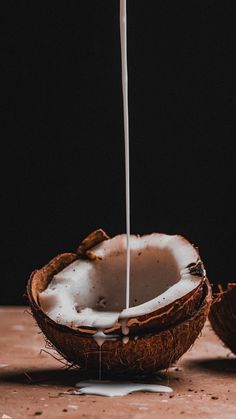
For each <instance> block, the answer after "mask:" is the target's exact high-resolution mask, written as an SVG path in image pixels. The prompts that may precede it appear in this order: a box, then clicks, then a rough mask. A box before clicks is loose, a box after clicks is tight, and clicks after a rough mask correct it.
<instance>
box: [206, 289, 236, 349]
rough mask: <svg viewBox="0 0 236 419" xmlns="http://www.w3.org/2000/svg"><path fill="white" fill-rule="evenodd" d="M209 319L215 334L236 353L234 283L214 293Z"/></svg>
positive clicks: (235, 293)
mask: <svg viewBox="0 0 236 419" xmlns="http://www.w3.org/2000/svg"><path fill="white" fill-rule="evenodd" d="M209 320H210V323H211V326H212V328H213V330H214V331H215V333H216V334H217V336H218V337H219V338H220V339H221V340H222V341H223V342H224V344H225V345H226V346H227V347H228V348H229V349H230V350H231V351H232V352H233V353H234V354H235V355H236V284H235V283H234V284H233V283H229V284H228V285H227V289H226V290H225V291H223V289H222V287H221V286H219V292H218V293H217V294H215V295H214V298H213V302H212V305H211V308H210V313H209Z"/></svg>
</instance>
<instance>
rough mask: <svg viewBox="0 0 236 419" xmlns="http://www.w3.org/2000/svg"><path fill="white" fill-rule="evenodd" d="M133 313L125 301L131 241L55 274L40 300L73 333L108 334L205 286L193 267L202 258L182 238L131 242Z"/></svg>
mask: <svg viewBox="0 0 236 419" xmlns="http://www.w3.org/2000/svg"><path fill="white" fill-rule="evenodd" d="M130 247H131V277H130V281H131V287H130V308H128V309H126V308H125V301H126V295H125V293H126V236H125V235H120V236H116V237H114V238H113V239H109V240H106V241H103V242H102V243H100V244H98V245H97V246H95V247H94V248H92V249H90V250H89V251H88V252H87V257H88V259H85V260H82V259H77V260H76V261H74V262H73V263H71V264H70V265H69V266H67V267H66V268H65V269H63V270H62V271H61V272H59V273H58V274H56V275H55V276H54V277H53V279H52V281H51V282H50V283H49V285H48V287H47V289H46V290H44V291H43V292H42V293H41V294H40V297H39V301H40V305H41V308H42V310H43V311H44V312H45V313H46V314H47V315H48V316H49V317H50V318H52V319H53V320H54V321H56V322H58V323H61V324H65V325H70V326H72V327H79V326H87V327H96V328H102V329H105V328H109V327H112V326H113V325H114V324H115V323H116V322H118V321H122V319H126V318H130V317H138V316H142V315H144V314H147V313H151V312H152V311H155V310H157V309H159V308H162V307H164V306H165V305H168V304H170V303H171V302H173V301H175V300H177V299H179V298H181V297H183V296H184V295H186V294H187V293H188V292H191V291H192V290H193V289H194V288H196V287H197V286H198V284H199V282H200V281H201V278H199V277H198V276H196V275H192V274H191V273H190V271H189V268H188V267H189V266H190V265H191V264H192V265H193V264H196V263H197V260H198V258H199V256H198V253H197V251H196V250H195V249H194V247H193V246H192V245H190V244H189V242H187V241H186V240H185V239H183V238H182V237H180V236H168V235H163V234H157V233H156V234H152V235H149V236H143V237H139V236H131V240H130Z"/></svg>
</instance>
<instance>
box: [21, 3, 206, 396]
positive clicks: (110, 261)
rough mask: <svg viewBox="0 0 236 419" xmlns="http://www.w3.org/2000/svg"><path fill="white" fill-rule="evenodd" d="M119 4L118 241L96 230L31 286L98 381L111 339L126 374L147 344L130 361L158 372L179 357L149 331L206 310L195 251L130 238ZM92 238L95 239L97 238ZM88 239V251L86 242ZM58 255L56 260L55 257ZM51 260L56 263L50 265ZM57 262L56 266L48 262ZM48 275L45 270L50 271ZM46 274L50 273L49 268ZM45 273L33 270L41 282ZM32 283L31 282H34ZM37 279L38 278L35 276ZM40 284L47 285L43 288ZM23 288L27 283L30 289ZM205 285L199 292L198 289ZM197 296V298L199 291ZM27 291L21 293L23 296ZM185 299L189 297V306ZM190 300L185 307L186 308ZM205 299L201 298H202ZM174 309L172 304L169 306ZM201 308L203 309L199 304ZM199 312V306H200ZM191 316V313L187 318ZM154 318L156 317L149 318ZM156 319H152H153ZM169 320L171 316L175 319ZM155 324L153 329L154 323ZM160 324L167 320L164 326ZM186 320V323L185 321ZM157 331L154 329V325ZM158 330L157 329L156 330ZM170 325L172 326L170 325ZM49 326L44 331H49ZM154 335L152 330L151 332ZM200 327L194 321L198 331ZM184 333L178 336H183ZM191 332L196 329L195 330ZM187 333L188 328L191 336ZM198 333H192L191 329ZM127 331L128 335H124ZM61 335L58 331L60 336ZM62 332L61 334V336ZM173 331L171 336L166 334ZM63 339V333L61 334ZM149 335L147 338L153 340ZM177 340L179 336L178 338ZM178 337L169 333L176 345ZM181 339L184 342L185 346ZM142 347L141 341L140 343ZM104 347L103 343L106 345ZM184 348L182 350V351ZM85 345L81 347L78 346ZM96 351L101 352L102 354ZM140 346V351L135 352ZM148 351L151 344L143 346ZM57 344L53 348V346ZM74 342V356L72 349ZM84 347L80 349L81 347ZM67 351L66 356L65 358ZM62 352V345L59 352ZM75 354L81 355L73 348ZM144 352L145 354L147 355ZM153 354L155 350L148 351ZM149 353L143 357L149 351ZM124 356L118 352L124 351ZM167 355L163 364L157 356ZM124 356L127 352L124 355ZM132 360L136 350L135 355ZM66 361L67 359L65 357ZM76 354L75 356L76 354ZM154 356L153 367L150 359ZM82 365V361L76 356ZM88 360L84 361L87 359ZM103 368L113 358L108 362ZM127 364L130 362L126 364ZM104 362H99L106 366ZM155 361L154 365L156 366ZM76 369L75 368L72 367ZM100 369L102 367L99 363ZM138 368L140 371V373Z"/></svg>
mask: <svg viewBox="0 0 236 419" xmlns="http://www.w3.org/2000/svg"><path fill="white" fill-rule="evenodd" d="M126 30H127V27H126V0H120V34H121V61H122V86H123V110H124V134H125V170H126V235H120V236H116V237H114V238H112V239H110V238H109V237H108V236H106V234H105V233H104V232H103V231H102V230H98V231H97V232H95V233H92V234H91V237H90V236H89V239H88V238H86V239H85V240H84V241H83V242H82V244H81V246H80V247H79V248H78V250H77V254H68V255H69V256H65V258H66V260H68V262H66V263H61V265H60V266H61V268H60V269H58V268H57V269H56V270H55V273H54V274H53V275H52V274H51V273H49V279H50V280H49V279H47V280H46V281H45V282H44V285H43V287H41V288H40V287H39V289H40V292H39V296H38V297H37V298H38V300H39V302H40V309H41V310H42V312H44V313H46V315H47V316H48V317H49V318H50V319H51V320H53V322H55V323H58V324H60V325H64V326H65V327H67V329H69V328H71V329H72V332H71V333H72V337H73V330H74V331H75V334H76V332H78V334H81V335H80V337H79V339H81V344H82V339H83V338H84V339H88V340H87V341H86V342H90V341H91V340H93V342H96V344H97V350H96V351H94V352H93V353H94V354H95V355H97V358H96V359H97V363H98V371H99V373H98V375H99V379H100V380H101V378H102V359H103V356H104V358H105V357H106V359H107V356H108V357H109V351H111V354H112V350H113V349H112V346H111V345H110V343H113V341H114V347H115V348H116V349H115V351H114V354H113V355H114V356H117V355H116V354H117V351H118V352H120V353H122V351H123V348H124V347H125V348H129V349H128V350H127V351H130V353H132V356H131V358H129V357H128V365H129V366H130V368H131V370H135V369H136V365H135V363H132V361H133V360H134V359H136V358H135V356H136V354H135V351H136V348H137V347H138V348H139V351H141V352H142V351H143V348H145V345H146V344H147V345H148V344H149V343H148V342H149V341H150V342H152V339H154V340H153V342H154V345H153V346H152V351H154V352H153V353H152V352H151V353H152V358H151V359H149V354H148V356H146V352H145V350H144V352H142V353H143V356H142V357H141V358H140V355H138V358H137V362H141V364H140V366H138V368H137V370H143V369H145V368H147V370H149V371H150V365H151V366H152V367H151V370H152V371H153V370H155V368H157V367H159V369H160V368H166V367H168V366H169V365H170V364H171V362H173V360H176V359H178V358H179V357H180V356H181V351H179V353H178V354H176V352H175V346H174V347H173V348H172V346H171V345H172V340H171V341H170V342H169V340H168V339H169V335H170V334H168V336H166V338H164V339H162V337H161V338H160V341H158V342H159V343H160V344H161V345H163V344H165V342H167V347H166V349H165V348H161V352H160V353H159V352H158V351H159V347H160V345H159V343H158V344H157V343H156V342H157V341H156V340H155V338H154V337H155V333H160V334H161V333H165V331H163V332H162V330H163V321H167V320H168V321H169V323H167V326H168V327H170V328H173V326H172V325H173V321H174V320H175V311H176V312H177V311H178V310H179V307H180V306H181V304H180V303H179V302H180V301H181V302H183V308H181V314H178V319H179V320H178V321H179V322H180V323H181V322H183V323H184V321H185V320H186V318H187V319H188V318H189V319H191V321H194V318H195V317H194V315H195V314H196V313H195V312H197V310H200V309H199V307H200V308H201V307H203V308H201V310H202V312H203V313H204V316H205V317H204V318H206V312H207V304H208V300H207V296H208V294H207V291H206V289H207V285H206V284H205V282H204V281H205V272H204V269H203V268H202V264H201V261H200V259H199V254H198V252H197V251H196V249H195V248H194V247H193V246H192V245H191V244H190V243H189V242H188V241H187V240H185V239H184V238H182V237H181V236H169V235H164V234H158V233H154V234H150V235H147V236H142V237H139V236H133V235H130V191H129V117H128V71H127V38H126ZM98 237H99V239H98ZM90 241H92V243H93V244H92V245H91V244H90V245H89V246H90V247H88V243H89V242H90ZM131 255H132V272H131V274H132V280H131V289H130V266H131V263H130V259H131ZM63 257H64V256H63ZM58 260H59V259H58ZM55 263H56V264H57V263H58V262H57V261H56V262H55ZM50 269H51V268H50ZM50 269H49V271H50V272H51V270H50ZM45 272H46V271H45V270H44V271H42V273H41V272H40V275H42V277H43V278H44V275H46V273H45ZM35 278H36V279H35ZM40 278H41V277H40ZM34 280H35V284H36V285H35V287H36V288H37V287H38V286H39V285H38V284H39V283H40V279H39V280H38V279H37V273H36V274H35V276H34V277H33V278H32V281H34ZM45 283H46V284H47V285H46V287H45ZM30 286H31V284H30ZM204 287H205V288H204ZM203 289H204V290H205V291H204V292H205V294H204V293H203V291H202V290H203ZM31 293H32V291H31V289H30V291H29V295H30V298H31V299H32V297H31ZM202 295H203V296H205V297H204V298H205V299H206V300H207V302H206V303H204V304H205V306H204V305H203V306H201V305H200V303H199V301H201V298H203V297H202ZM186 296H189V297H188V298H189V300H188V298H187V297H186ZM190 296H191V304H189V301H190ZM202 301H203V302H204V301H205V300H204V299H203V300H202ZM176 302H178V304H176V305H175V303H176ZM202 304H203V303H202ZM171 306H172V307H176V308H175V309H174V310H173V313H174V314H173V319H172V317H171V315H172V314H171V313H172V312H171V311H169V309H167V311H166V312H167V313H168V315H167V316H166V317H163V319H162V316H161V313H162V312H163V310H164V312H165V308H166V307H171ZM205 307H206V308H205ZM194 310H195V312H194ZM157 313H160V314H157ZM158 316H159V317H158ZM176 318H177V317H176ZM158 319H161V323H158V322H159V320H158ZM166 319H167V320H166ZM187 321H190V320H187ZM157 325H158V326H157ZM160 325H161V327H160ZM177 326H178V325H177ZM50 327H51V326H50ZM158 327H159V331H158V332H156V330H158ZM201 327H202V322H199V331H200V330H201ZM187 329H188V328H185V329H184V330H187ZM195 329H196V328H195ZM195 329H194V330H195ZM196 330H198V329H196ZM131 331H132V332H131ZM62 333H63V332H62ZM67 333H68V330H67ZM172 333H173V332H172ZM67 336H68V335H67ZM153 336H154V337H153ZM179 336H180V338H179V339H181V336H182V335H181V333H179ZM196 337H197V335H196V336H195V335H193V336H189V337H188V339H187V337H186V338H185V340H184V342H183V343H181V346H182V347H183V351H182V353H184V351H186V350H187V348H188V347H190V345H191V344H192V343H193V342H194V340H195V339H196ZM177 338H178V336H177V335H176V339H177ZM186 340H187V342H186ZM140 341H142V342H140ZM108 343H109V345H108ZM184 344H185V345H186V348H185V346H184ZM86 345H87V344H86ZM103 345H104V346H105V348H106V347H107V348H108V349H106V350H105V351H104V352H103V349H102V348H103ZM142 345H144V346H142ZM151 345H152V343H151ZM58 346H59V345H58ZM79 346H80V343H79V341H78V354H79V351H80V347H79ZM85 347H86V346H85ZM74 348H75V345H74V344H73V345H72V346H71V348H70V350H71V351H72V352H73V351H74ZM59 349H60V351H61V352H62V353H63V352H64V353H66V352H67V349H68V345H66V346H65V347H64V349H63V350H62V349H61V347H60V348H59ZM81 351H82V349H81ZM148 351H149V350H148ZM155 351H157V352H155ZM149 352H150V351H149ZM124 353H125V352H124ZM166 353H167V354H168V357H167V358H166V359H165V360H164V361H163V360H162V357H163V354H164V355H166ZM127 354H128V355H129V352H127ZM138 354H140V352H138ZM74 356H75V354H74V355H71V353H69V355H67V356H66V357H67V358H68V359H73V357H74ZM76 356H77V353H76ZM158 358H160V361H159V360H158ZM78 359H81V360H82V361H83V358H80V357H79V356H78ZM91 362H92V361H91ZM109 362H111V363H113V362H114V360H113V359H110V358H109ZM125 362H126V353H125V355H124V358H123V360H122V362H120V363H119V359H118V361H117V365H119V368H121V369H122V368H123V366H124V365H125ZM129 362H130V364H129ZM106 363H107V361H106ZM156 363H157V364H156ZM78 364H80V362H78ZM104 365H105V364H104ZM142 365H144V368H143V367H142ZM77 387H78V388H80V392H81V393H84V394H99V395H105V396H114V395H124V394H128V393H129V392H133V391H154V392H170V391H172V390H171V389H170V388H169V387H165V386H159V385H149V384H148V385H147V384H140V385H138V384H134V383H123V384H122V383H120V384H118V383H111V382H102V381H100V382H86V383H78V384H77Z"/></svg>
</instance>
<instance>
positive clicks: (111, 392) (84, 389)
mask: <svg viewBox="0 0 236 419" xmlns="http://www.w3.org/2000/svg"><path fill="white" fill-rule="evenodd" d="M75 386H76V387H77V388H79V393H80V394H91V395H92V394H93V395H96V396H105V397H118V396H127V395H128V394H130V393H134V392H138V391H144V392H151V393H171V392H172V391H173V390H172V388H170V387H166V386H161V385H158V384H139V383H129V382H114V381H93V380H91V381H90V380H89V381H80V382H79V383H77V384H76V385H75Z"/></svg>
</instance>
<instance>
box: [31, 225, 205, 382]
mask: <svg viewBox="0 0 236 419" xmlns="http://www.w3.org/2000/svg"><path fill="white" fill-rule="evenodd" d="M137 237H139V236H137ZM108 239H109V237H108V236H107V235H106V233H104V232H103V230H98V231H96V232H94V233H92V234H90V235H89V236H88V237H87V238H86V239H85V240H84V241H83V242H82V245H80V246H79V247H78V249H77V252H76V253H65V254H61V255H58V256H56V257H55V258H54V259H53V260H52V261H50V262H49V263H48V264H47V265H46V266H44V267H43V268H42V269H40V270H36V271H34V272H33V273H32V274H31V277H30V279H29V281H28V285H27V293H28V298H29V303H30V306H31V309H32V313H33V315H34V317H35V319H36V321H37V323H38V325H39V327H40V328H41V329H42V331H43V333H44V335H45V337H46V339H48V340H49V341H50V342H51V343H52V344H53V346H54V347H55V348H56V349H57V351H58V352H59V353H60V354H61V355H62V356H63V357H64V358H65V359H66V360H67V361H69V362H71V363H73V364H76V365H80V366H82V367H84V368H89V370H90V369H93V368H97V362H98V358H97V353H98V346H97V344H96V342H95V341H94V339H93V338H92V336H91V335H93V334H94V333H95V332H96V331H97V329H94V328H92V327H87V326H85V327H81V326H80V327H77V328H71V327H69V326H66V325H63V324H60V323H57V322H55V321H53V320H52V319H51V318H50V317H48V316H47V314H45V313H44V312H43V311H42V309H41V307H40V302H39V295H40V293H41V292H42V291H44V290H45V289H46V288H47V286H48V285H49V283H50V282H51V280H52V278H53V277H54V275H56V274H57V273H58V272H61V271H62V270H63V269H64V268H65V267H67V266H68V265H70V264H71V263H72V262H74V261H76V259H80V258H83V259H84V258H89V259H90V256H88V253H89V254H91V249H92V248H93V247H94V246H96V245H97V244H98V243H101V242H102V241H104V240H108ZM183 240H185V239H183ZM79 249H80V250H79ZM92 253H93V249H92ZM199 261H200V260H199V258H198V261H197V262H196V263H192V264H191V266H187V267H186V269H189V268H193V269H195V271H194V272H195V274H196V275H197V274H199V272H200V271H199V268H198V267H197V269H198V270H197V271H196V266H197V264H198V263H199ZM198 266H199V265H198ZM201 266H202V265H201ZM202 273H203V275H202V277H201V280H200V281H199V284H198V286H197V287H196V288H195V289H194V290H193V291H191V292H190V293H187V294H186V295H184V296H183V297H182V298H180V299H179V300H176V301H174V302H173V303H172V304H168V305H166V306H165V307H163V308H162V309H159V310H156V311H154V312H152V313H149V314H146V315H144V316H139V317H138V318H130V319H128V323H127V325H128V326H129V328H130V333H129V338H130V339H129V342H128V343H127V344H125V345H124V344H123V343H122V336H123V335H122V332H121V324H120V323H119V322H118V323H117V324H115V325H114V326H113V327H112V328H109V329H107V330H105V331H104V332H105V333H106V334H114V333H116V334H118V335H120V339H119V338H118V339H117V340H108V339H107V340H105V342H104V344H103V346H102V354H103V355H102V369H103V373H105V372H106V371H107V373H109V371H112V373H113V372H116V371H117V372H119V373H122V371H123V372H127V368H128V370H129V372H130V373H131V374H133V373H135V372H138V371H139V372H140V371H141V370H145V371H152V372H153V371H157V370H160V369H163V368H168V367H169V366H170V365H171V363H172V362H175V361H176V360H177V359H179V358H180V356H181V355H183V353H184V352H186V350H187V349H188V348H189V347H190V346H191V345H192V344H193V342H194V341H195V339H196V338H197V336H198V334H199V333H200V331H201V329H202V327H203V325H204V322H205V320H206V317H207V314H208V309H209V305H210V299H211V292H210V287H209V284H208V281H207V279H206V277H205V271H202ZM197 276H198V275H197ZM137 336H138V339H137ZM134 338H135V339H134ZM134 350H135V354H134Z"/></svg>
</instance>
